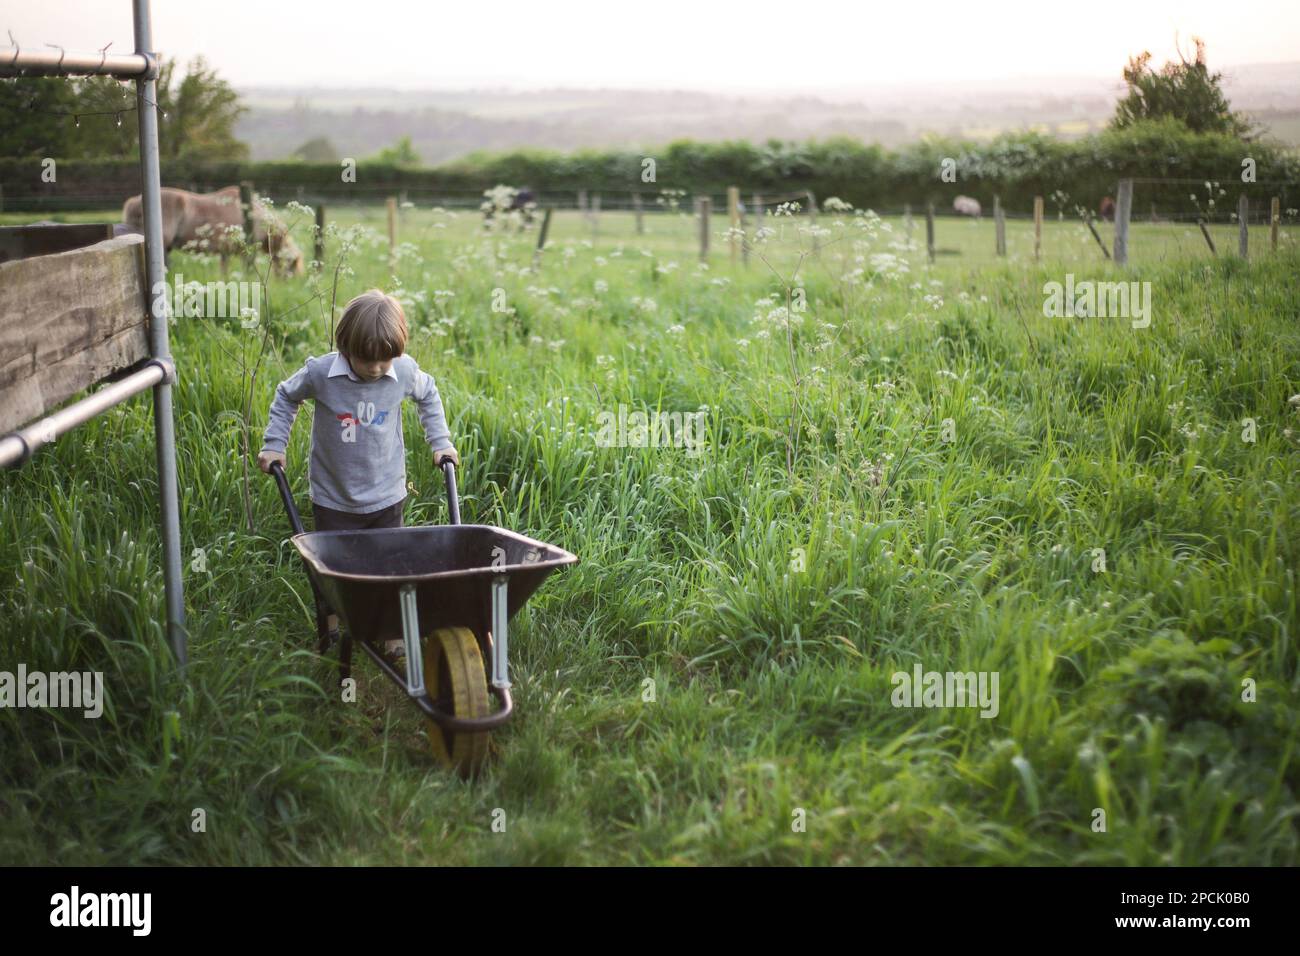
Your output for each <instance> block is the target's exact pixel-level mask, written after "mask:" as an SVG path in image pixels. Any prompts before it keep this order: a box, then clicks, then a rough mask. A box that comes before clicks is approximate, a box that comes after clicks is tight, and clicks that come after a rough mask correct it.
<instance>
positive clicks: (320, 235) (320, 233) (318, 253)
mask: <svg viewBox="0 0 1300 956" xmlns="http://www.w3.org/2000/svg"><path fill="white" fill-rule="evenodd" d="M312 258H314V259H315V260H316V261H317V262H319V263H320V264H321V268H322V269H323V268H324V267H325V204H324V203H323V202H321V203H317V204H316V250H315V252H314V253H313V255H312Z"/></svg>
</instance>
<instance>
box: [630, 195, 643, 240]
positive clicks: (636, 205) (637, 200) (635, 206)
mask: <svg viewBox="0 0 1300 956" xmlns="http://www.w3.org/2000/svg"><path fill="white" fill-rule="evenodd" d="M632 211H633V212H634V213H635V214H636V234H637V235H638V236H640V235H644V234H645V218H644V212H643V211H642V209H641V194H640V193H633V194H632Z"/></svg>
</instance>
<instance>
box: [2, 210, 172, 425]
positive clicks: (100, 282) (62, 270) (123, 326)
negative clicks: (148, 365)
mask: <svg viewBox="0 0 1300 956" xmlns="http://www.w3.org/2000/svg"><path fill="white" fill-rule="evenodd" d="M146 292H147V289H146V284H145V268H144V237H143V236H137V235H133V236H121V237H119V238H117V239H108V240H105V241H104V242H99V243H96V244H95V245H93V246H87V247H85V248H83V249H76V250H73V251H71V252H61V253H56V254H54V255H48V256H37V257H35V258H30V259H19V260H16V261H13V262H5V263H0V410H2V412H0V414H2V415H3V421H2V422H0V430H4V431H8V430H10V429H13V428H18V427H20V426H22V425H24V424H26V423H28V422H30V421H32V420H34V419H36V418H39V417H40V416H41V415H44V414H45V413H46V412H49V411H51V410H52V409H54V408H55V407H57V406H58V405H59V404H61V403H62V402H64V401H66V400H67V399H69V398H71V397H72V396H73V395H75V394H77V393H78V392H80V391H82V390H83V389H86V388H89V387H90V386H91V385H94V384H95V383H96V382H99V381H102V380H103V379H104V378H107V377H108V376H110V375H111V374H113V373H114V372H117V371H120V370H122V369H125V368H128V367H130V366H132V365H134V364H136V363H137V362H139V361H140V360H142V359H145V358H148V356H149V332H148V328H149V326H148V308H149V301H150V300H149V297H148V296H147V294H146Z"/></svg>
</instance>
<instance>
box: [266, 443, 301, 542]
mask: <svg viewBox="0 0 1300 956" xmlns="http://www.w3.org/2000/svg"><path fill="white" fill-rule="evenodd" d="M270 471H271V475H272V476H273V477H274V478H275V483H276V484H277V485H279V486H280V499H281V500H282V501H283V502H284V510H285V511H287V512H289V524H291V525H293V533H294V534H302V533H303V531H305V530H306V529H305V528H303V526H302V517H301V516H300V515H299V514H298V508H297V506H296V505H295V504H294V503H293V492H292V491H290V490H289V479H288V478H286V477H285V476H284V465H282V464H280V463H279V462H278V461H273V462H271V469H270Z"/></svg>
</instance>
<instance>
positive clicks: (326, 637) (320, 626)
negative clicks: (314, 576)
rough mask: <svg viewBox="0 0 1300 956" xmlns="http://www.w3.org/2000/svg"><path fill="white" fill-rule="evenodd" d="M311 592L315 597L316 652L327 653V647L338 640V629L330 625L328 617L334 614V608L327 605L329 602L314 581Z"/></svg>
mask: <svg viewBox="0 0 1300 956" xmlns="http://www.w3.org/2000/svg"><path fill="white" fill-rule="evenodd" d="M312 593H313V594H314V595H315V597H316V637H317V638H318V639H319V643H318V644H317V647H316V652H317V653H318V654H320V655H322V656H324V655H325V654H328V653H329V649H330V648H331V647H333V646H334V643H335V642H336V641H338V639H339V629H338V628H337V627H330V623H329V622H330V617H331V616H333V615H334V609H333V608H332V607H330V606H329V602H327V601H326V600H325V598H324V596H323V595H322V594H321V593H320V591H318V590H317V589H316V584H315V582H312Z"/></svg>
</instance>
